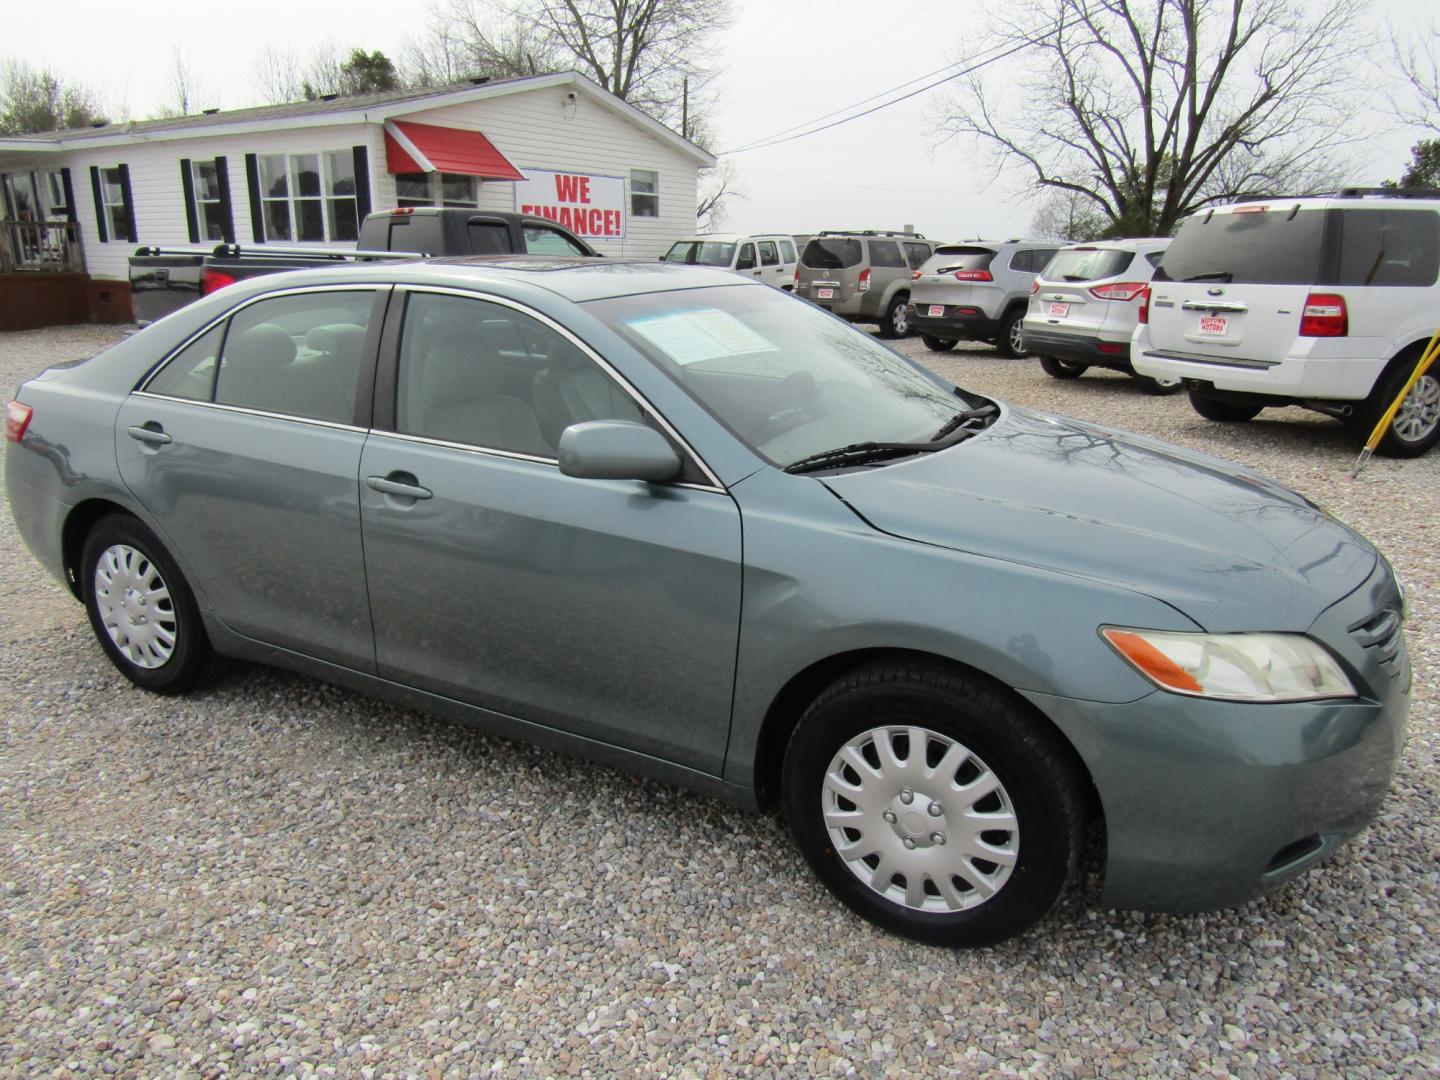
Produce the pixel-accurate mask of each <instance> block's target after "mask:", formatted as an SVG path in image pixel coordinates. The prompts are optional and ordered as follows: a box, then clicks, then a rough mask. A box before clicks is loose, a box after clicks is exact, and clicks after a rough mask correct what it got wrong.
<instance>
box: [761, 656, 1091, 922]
mask: <svg viewBox="0 0 1440 1080" xmlns="http://www.w3.org/2000/svg"><path fill="white" fill-rule="evenodd" d="M900 727H905V728H909V727H919V728H924V729H927V731H928V733H929V734H928V735H927V737H926V738H927V744H926V745H927V753H926V764H927V766H929V767H931V768H933V767H934V766H935V765H936V764H938V762H937V761H936V760H933V758H934V757H935V756H937V755H940V754H941V753H942V751H943V749H944V746H945V742H946V740H949V741H953V742H954V743H959V744H961V745H962V747H963V748H964V749H966V750H968V751H969V752H970V754H971V755H972V756H971V757H970V758H969V759H968V760H967V761H966V762H965V763H963V764H961V765H960V767H959V771H958V773H956V774H953V775H952V776H951V777H950V778H949V779H948V781H941V780H939V779H936V778H933V777H931V778H928V779H925V780H924V783H923V784H922V785H917V786H916V787H915V789H914V791H913V792H911V795H912V800H913V802H912V803H904V805H906V806H913V807H920V806H922V805H923V806H925V807H926V816H924V817H921V816H920V814H919V813H918V811H910V810H903V806H901V803H899V802H896V800H904V793H903V792H902V791H900V790H899V788H898V787H897V790H896V791H895V792H891V791H890V788H891V787H896V786H897V785H902V784H903V783H905V776H906V773H905V771H904V769H895V770H893V771H892V773H891V776H890V777H889V778H886V777H884V776H881V775H880V774H878V773H872V774H871V775H870V776H869V777H868V778H864V779H860V778H859V774H858V773H855V776H856V777H857V779H860V783H862V784H863V783H865V782H870V783H874V784H877V785H880V790H881V791H882V792H883V793H884V795H883V798H884V799H885V800H888V803H887V805H889V806H895V807H896V808H897V809H899V810H900V811H902V812H903V813H902V815H901V816H898V817H896V818H891V817H886V818H885V819H884V820H883V821H881V820H880V818H879V817H878V816H877V815H876V812H875V810H874V805H872V807H871V811H870V814H869V816H868V817H867V819H866V821H865V822H864V824H865V827H866V828H867V829H874V830H875V833H874V836H873V837H872V839H873V840H874V841H875V842H877V843H878V844H880V845H881V847H882V849H883V850H885V851H886V852H887V854H885V855H884V856H883V857H880V856H876V855H867V856H865V857H863V858H857V859H855V860H852V861H847V860H846V859H844V858H843V857H842V856H841V855H840V854H839V853H837V851H836V847H835V839H834V838H833V837H832V835H831V833H830V831H829V827H827V824H826V821H825V813H826V802H825V800H829V799H833V798H835V796H834V795H832V794H827V791H835V790H837V789H834V788H827V784H826V775H827V772H828V771H829V770H830V768H831V766H832V764H834V763H835V762H836V761H837V755H838V754H839V752H840V751H841V749H842V748H844V747H846V745H847V744H849V743H850V742H851V741H852V740H855V739H857V738H864V737H866V736H867V733H873V731H874V730H886V729H893V728H900ZM898 734H900V733H899V732H897V735H898ZM905 743H906V747H905V749H906V757H905V761H906V763H907V764H908V762H909V761H910V760H911V758H910V747H909V746H908V738H907V739H905ZM876 745H878V744H876ZM895 745H896V746H897V747H898V746H899V745H900V743H898V742H897V743H896V744H895ZM897 756H898V750H897ZM867 760H868V758H867ZM1071 761H1072V757H1071V753H1070V751H1069V749H1068V747H1066V746H1065V745H1064V744H1063V742H1062V741H1061V740H1060V738H1059V736H1058V735H1056V734H1055V733H1054V732H1053V731H1051V730H1050V729H1049V728H1048V727H1046V726H1045V724H1044V722H1043V721H1042V720H1040V719H1039V718H1037V717H1035V716H1033V715H1032V714H1031V713H1030V712H1029V711H1028V710H1026V709H1025V708H1023V707H1022V706H1021V705H1020V703H1018V702H1017V701H1015V700H1014V699H1012V698H1010V697H1008V696H1007V695H1005V694H1004V693H1003V692H1001V691H998V690H996V689H994V688H992V687H991V686H989V685H987V684H986V683H984V682H982V681H980V680H978V679H973V678H970V677H967V676H965V675H963V674H961V673H959V672H955V671H951V670H949V669H946V668H943V667H940V666H930V665H926V664H918V663H910V662H894V663H877V664H872V665H867V666H865V667H862V668H859V669H857V670H855V671H854V672H852V673H850V674H849V675H846V676H845V677H844V678H842V679H840V680H839V681H838V682H836V683H835V684H834V685H833V686H831V687H830V688H829V689H828V690H826V691H825V692H824V693H823V694H822V695H821V696H820V697H819V698H817V699H816V700H815V702H814V703H813V704H812V705H811V706H810V708H809V709H807V710H806V712H805V715H804V716H803V717H802V718H801V720H800V723H799V724H798V725H797V727H796V728H795V731H794V733H793V734H792V735H791V737H790V743H789V746H788V747H787V748H786V751H785V764H784V796H783V797H784V803H785V811H786V816H787V818H788V820H789V822H790V827H791V829H792V830H793V831H794V833H795V836H796V839H797V841H798V843H799V846H800V850H801V851H802V852H803V853H804V855H805V858H806V860H807V861H808V862H809V863H810V866H811V867H812V868H813V869H814V871H815V873H816V874H817V875H818V876H819V877H820V880H821V881H822V882H824V884H825V886H826V887H827V888H828V889H829V890H830V891H831V892H832V893H834V894H835V895H836V896H837V897H838V898H839V899H840V900H841V901H843V902H844V903H845V904H846V905H847V906H848V907H850V908H851V909H852V910H853V911H855V912H856V913H857V914H859V915H861V916H862V917H863V918H865V919H868V920H870V921H871V922H873V923H876V924H877V925H879V926H881V927H884V928H885V929H887V930H890V931H893V932H894V933H897V934H900V935H902V936H904V937H908V938H912V939H914V940H916V941H922V942H926V943H928V944H932V945H946V946H950V947H972V946H978V945H988V944H992V943H994V942H997V941H1003V940H1004V939H1006V938H1009V937H1013V936H1014V935H1016V934H1020V933H1022V932H1024V931H1025V930H1026V929H1028V928H1029V927H1031V926H1033V925H1034V924H1035V923H1036V922H1037V921H1039V920H1040V919H1041V918H1043V917H1044V915H1045V914H1046V913H1047V912H1048V911H1049V910H1050V909H1051V908H1052V907H1053V906H1054V904H1055V901H1056V900H1057V899H1058V898H1059V896H1060V893H1061V891H1062V889H1063V888H1064V886H1065V882H1066V880H1067V879H1068V878H1069V876H1070V873H1071V871H1072V870H1073V869H1074V868H1075V865H1076V863H1077V861H1078V859H1079V853H1080V846H1081V830H1082V826H1083V824H1084V811H1083V799H1082V791H1083V787H1082V783H1081V780H1080V778H1079V777H1078V776H1077V771H1076V768H1075V767H1074V766H1073V765H1072V764H1071ZM976 762H978V763H979V764H975V763H976ZM967 769H976V770H977V773H978V774H979V775H983V772H979V770H982V769H983V770H984V771H988V772H990V773H993V775H994V778H995V779H996V780H998V781H999V785H1000V787H999V794H998V795H996V796H987V798H992V797H993V798H994V799H995V800H996V804H994V805H992V806H990V807H986V806H985V803H984V801H983V800H982V801H980V802H976V803H974V805H973V806H971V807H970V810H974V809H975V808H980V809H981V810H982V811H983V812H994V810H995V806H996V805H998V806H999V808H1000V810H1001V811H1003V810H1004V809H1005V805H1004V801H1005V800H1008V804H1009V812H1010V813H1012V814H1013V822H1014V828H1013V830H1005V829H999V830H987V832H986V834H985V835H986V836H997V835H1004V836H1008V837H1013V839H1014V842H1013V844H1012V847H1013V849H1014V852H1015V854H1014V863H1013V866H1011V867H1010V869H1009V871H1008V876H1005V877H1003V878H1002V879H999V885H998V889H997V890H996V891H995V892H994V894H993V895H991V896H989V897H988V898H985V897H984V896H983V891H979V890H975V895H974V896H971V892H970V891H963V892H962V891H960V888H959V887H963V886H964V881H962V879H961V878H960V877H959V876H957V875H956V874H955V873H954V872H953V871H951V870H949V869H947V867H949V866H950V865H952V864H953V860H954V858H955V857H954V856H951V861H946V854H947V853H946V851H945V849H944V848H943V845H944V843H945V842H946V840H947V837H946V835H945V834H944V833H938V835H939V836H940V840H939V842H938V844H937V843H931V842H930V841H929V840H927V839H926V838H925V833H924V830H926V829H929V828H931V823H934V822H938V823H939V827H940V828H954V827H958V828H964V822H965V821H966V816H965V815H966V814H968V813H969V812H970V810H964V807H965V805H966V804H965V803H964V802H963V795H955V794H953V788H951V787H949V786H948V785H949V784H952V783H953V782H954V781H955V780H956V779H957V777H959V778H962V779H961V782H962V783H972V782H973V781H974V779H975V776H976V774H971V777H970V778H969V779H963V778H964V777H965V775H966V770H967ZM852 772H853V770H852ZM942 784H944V785H946V786H942ZM926 787H929V788H931V789H932V790H928V791H927V790H925V788H926ZM907 790H908V789H907ZM932 795H933V796H934V797H935V798H934V801H936V802H937V803H938V802H939V800H940V799H942V798H943V799H946V800H947V805H948V808H942V809H941V811H940V813H939V815H937V816H931V812H930V808H929V802H930V800H931V798H932ZM956 799H960V800H962V801H960V802H958V803H957V802H956V801H955V800H956ZM837 805H838V804H837ZM850 805H851V806H852V807H856V804H850ZM956 807H959V808H961V810H962V811H963V812H961V813H955V809H956ZM856 808H857V812H859V811H858V807H856ZM838 812H839V813H842V814H843V813H847V811H846V810H845V808H844V806H843V805H842V806H839V809H838ZM894 812H895V811H892V810H890V809H887V810H886V811H885V813H886V814H891V813H894ZM952 813H954V816H951V815H952ZM910 818H917V819H918V821H907V819H910ZM897 821H898V823H897ZM947 823H949V824H947ZM917 828H918V829H919V831H918V832H916V831H914V830H915V829H917ZM852 832H854V833H858V834H859V840H858V841H857V840H856V838H855V837H851V836H850V835H849V834H850V833H852ZM937 832H938V830H937ZM902 833H903V834H904V835H901V834H902ZM844 835H845V838H849V839H851V840H852V842H858V843H863V842H864V841H865V839H866V836H867V834H866V833H865V832H864V830H862V829H848V828H847V829H846V832H845V834H844ZM916 837H920V840H919V841H918V845H919V846H918V850H919V852H920V853H919V854H915V853H914V852H915V851H916V850H917V847H916V845H915V843H912V841H915V838H916ZM933 838H934V837H933V835H932V836H931V839H933ZM1022 838H1023V839H1022ZM902 841H903V842H904V843H905V844H909V845H911V846H910V847H909V848H908V849H904V848H901V845H902ZM991 842H992V843H1010V842H1011V841H1010V840H1005V841H1001V840H998V839H995V840H992V841H991ZM896 848H901V850H895V849H896ZM950 850H951V851H958V850H959V845H958V844H957V845H956V847H955V848H952V849H950ZM858 854H860V855H864V853H863V852H861V853H858ZM869 858H876V863H875V864H873V865H872V864H871V863H870V862H868V859H869ZM890 859H897V860H900V862H898V864H895V865H898V866H899V867H901V868H902V869H904V868H909V867H911V866H912V865H918V864H923V866H925V867H927V868H929V869H926V870H924V872H923V874H921V873H917V874H916V876H917V877H921V876H923V878H924V880H923V887H922V886H917V888H923V896H922V897H921V900H920V905H919V907H920V908H923V907H925V906H926V905H931V906H938V907H939V908H945V907H947V898H946V897H945V896H944V895H943V894H942V893H941V892H940V890H939V888H938V880H937V878H936V876H935V875H934V874H933V873H931V872H930V869H938V870H939V871H940V875H941V877H948V879H949V885H948V887H949V888H950V890H951V891H952V894H955V895H960V896H962V897H970V898H971V900H972V901H973V906H968V907H962V908H961V909H960V910H953V909H952V910H920V909H919V908H917V907H915V906H909V905H908V903H905V902H899V901H897V900H895V899H891V898H889V897H887V896H884V895H882V894H881V893H880V892H879V891H877V889H876V887H875V886H874V885H873V884H872V883H871V882H866V881H862V880H861V878H860V877H859V876H858V875H859V873H860V872H861V871H860V870H858V869H852V867H856V866H857V864H858V865H863V866H864V868H865V869H864V872H865V873H867V874H869V875H871V877H872V881H873V878H874V877H875V876H876V875H877V874H878V873H880V872H881V871H879V869H878V868H879V867H881V866H886V865H887V862H886V861H884V860H890ZM927 860H933V861H928V862H927ZM974 863H982V864H985V861H984V860H979V859H974V860H972V861H971V862H969V863H968V864H967V865H968V866H969V869H970V870H971V871H973V872H976V873H986V872H987V871H984V870H983V865H982V866H981V867H980V868H978V869H977V867H976V866H975V865H974ZM988 865H991V866H993V867H994V870H993V871H990V872H991V873H994V874H997V875H999V874H1001V873H1002V872H1003V871H1004V867H1003V865H1001V864H996V863H989V864H988ZM902 879H903V881H904V883H903V884H902V883H901V882H902ZM908 884H909V881H908V879H904V876H903V874H902V873H901V872H900V870H899V869H897V870H896V871H895V872H894V875H893V876H892V877H890V878H887V886H886V887H887V888H890V889H896V888H900V889H903V888H905V887H906V886H907V885H908ZM907 899H908V898H907Z"/></svg>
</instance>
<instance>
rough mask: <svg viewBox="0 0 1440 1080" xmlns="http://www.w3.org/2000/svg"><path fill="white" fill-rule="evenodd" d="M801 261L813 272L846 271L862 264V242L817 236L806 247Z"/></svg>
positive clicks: (837, 237)
mask: <svg viewBox="0 0 1440 1080" xmlns="http://www.w3.org/2000/svg"><path fill="white" fill-rule="evenodd" d="M800 261H801V262H803V263H804V264H805V265H806V266H808V267H810V268H811V269H813V270H844V269H846V268H848V267H851V266H858V265H859V263H860V241H859V240H849V239H845V238H843V237H839V236H824V237H819V236H817V237H816V238H815V239H814V240H811V241H810V242H809V243H808V244H806V245H805V254H803V255H801V256H800Z"/></svg>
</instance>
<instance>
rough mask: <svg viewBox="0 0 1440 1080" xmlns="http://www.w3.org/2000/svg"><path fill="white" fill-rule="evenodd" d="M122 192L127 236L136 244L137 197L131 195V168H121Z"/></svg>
mask: <svg viewBox="0 0 1440 1080" xmlns="http://www.w3.org/2000/svg"><path fill="white" fill-rule="evenodd" d="M120 192H121V194H122V195H123V196H124V199H125V217H126V219H127V220H126V222H125V224H126V226H127V231H126V236H125V239H126V240H129V241H130V243H132V244H133V243H135V241H136V239H137V238H138V237H137V234H136V231H135V196H133V195H132V194H130V166H129V165H121V166H120Z"/></svg>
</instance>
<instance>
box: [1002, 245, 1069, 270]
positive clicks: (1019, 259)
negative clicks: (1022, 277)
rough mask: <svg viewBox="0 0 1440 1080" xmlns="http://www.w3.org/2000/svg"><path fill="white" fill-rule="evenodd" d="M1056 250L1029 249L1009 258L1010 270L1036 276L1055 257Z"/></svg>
mask: <svg viewBox="0 0 1440 1080" xmlns="http://www.w3.org/2000/svg"><path fill="white" fill-rule="evenodd" d="M1057 250H1058V249H1056V248H1030V249H1029V250H1027V251H1017V252H1015V254H1014V255H1012V256H1011V257H1010V269H1011V270H1016V271H1019V272H1020V273H1022V274H1038V273H1040V271H1041V270H1044V269H1045V266H1046V264H1047V263H1049V262H1050V260H1051V259H1053V258H1054V257H1055V252H1056V251H1057Z"/></svg>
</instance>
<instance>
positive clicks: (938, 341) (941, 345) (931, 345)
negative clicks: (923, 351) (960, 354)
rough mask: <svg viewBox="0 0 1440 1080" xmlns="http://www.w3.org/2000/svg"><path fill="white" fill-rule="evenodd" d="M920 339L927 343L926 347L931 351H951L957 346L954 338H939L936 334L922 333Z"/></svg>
mask: <svg viewBox="0 0 1440 1080" xmlns="http://www.w3.org/2000/svg"><path fill="white" fill-rule="evenodd" d="M920 340H921V341H923V342H924V343H925V347H926V348H927V349H929V350H930V351H931V352H949V351H950V350H951V349H953V348H955V339H954V338H939V337H936V336H935V335H934V334H921V335H920Z"/></svg>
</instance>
